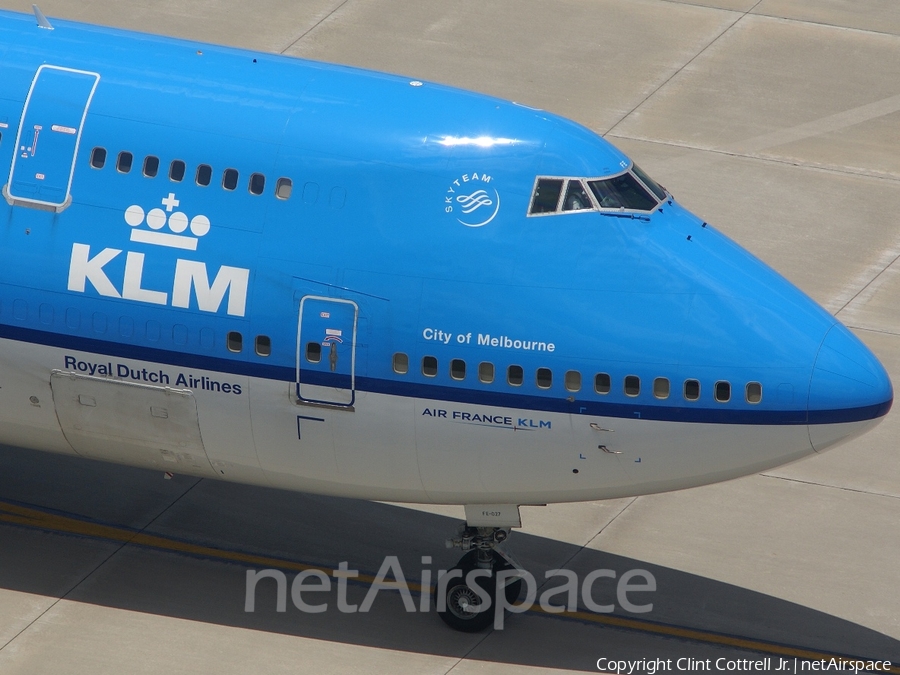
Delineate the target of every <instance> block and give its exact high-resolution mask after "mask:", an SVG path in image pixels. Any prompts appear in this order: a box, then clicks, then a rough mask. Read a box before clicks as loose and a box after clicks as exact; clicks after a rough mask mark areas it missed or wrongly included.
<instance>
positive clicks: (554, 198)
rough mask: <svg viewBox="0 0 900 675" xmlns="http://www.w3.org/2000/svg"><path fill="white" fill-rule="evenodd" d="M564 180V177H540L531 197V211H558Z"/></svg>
mask: <svg viewBox="0 0 900 675" xmlns="http://www.w3.org/2000/svg"><path fill="white" fill-rule="evenodd" d="M563 182H564V181H563V179H562V178H540V179H538V182H537V187H535V189H534V196H533V197H532V199H531V211H530V213H553V212H554V211H556V206H557V204H559V195H560V193H561V192H562V186H563Z"/></svg>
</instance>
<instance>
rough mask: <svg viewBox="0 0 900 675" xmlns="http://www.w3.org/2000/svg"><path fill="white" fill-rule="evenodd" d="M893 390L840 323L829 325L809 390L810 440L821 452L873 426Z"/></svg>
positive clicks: (884, 412)
mask: <svg viewBox="0 0 900 675" xmlns="http://www.w3.org/2000/svg"><path fill="white" fill-rule="evenodd" d="M893 401H894V390H893V387H892V386H891V380H890V378H889V377H888V374H887V371H885V369H884V366H882V365H881V362H880V361H879V360H878V359H877V357H876V356H875V355H874V354H873V353H872V352H871V351H870V350H869V348H868V347H866V346H865V345H864V344H863V343H862V342H861V341H860V340H859V338H857V337H856V336H855V335H853V333H851V332H850V331H849V330H847V328H845V327H844V326H843V325H842V324H839V323H836V324H835V325H833V326H832V327H831V328H830V329H829V331H828V333H827V334H826V335H825V339H824V340H823V341H822V345H821V346H820V347H819V353H818V355H817V356H816V361H815V365H814V366H813V373H812V379H811V381H810V386H809V438H810V441H811V442H812V445H813V448H815V450H816V451H818V452H821V451H822V450H825V449H826V448H829V447H831V446H833V445H836V444H838V443H842V442H844V441H848V440H850V439H851V438H854V437H856V436H859V435H860V434H862V433H864V432H866V431H868V430H869V429H871V428H872V427H874V426H875V425H876V424H878V422H880V421H881V420H882V418H883V417H884V416H885V415H887V413H888V411H889V410H890V409H891V404H892V403H893Z"/></svg>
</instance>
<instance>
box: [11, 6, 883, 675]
mask: <svg viewBox="0 0 900 675" xmlns="http://www.w3.org/2000/svg"><path fill="white" fill-rule="evenodd" d="M0 5H2V6H3V7H5V8H9V9H17V10H23V11H24V10H27V9H28V5H27V4H25V3H11V2H9V0H3V1H2V2H0ZM41 9H42V10H43V11H44V13H45V14H46V15H47V16H49V17H50V18H51V20H52V19H53V18H54V17H60V18H69V19H77V20H83V21H90V22H95V23H102V24H108V25H113V26H118V27H122V28H130V29H137V30H145V31H151V32H158V33H165V34H170V35H177V36H180V37H185V38H190V39H197V40H204V41H212V42H218V43H225V44H230V45H235V46H241V47H247V48H254V49H260V50H265V51H270V52H277V53H284V54H288V55H293V56H299V57H304V58H311V59H318V60H324V61H334V62H339V63H345V64H350V65H355V66H363V67H367V68H373V69H379V70H386V71H391V72H396V73H402V74H405V75H409V76H410V77H413V78H417V79H422V80H433V81H438V82H443V83H448V84H453V85H458V86H462V87H466V88H469V89H474V90H476V91H481V92H485V93H488V94H493V95H497V96H502V97H505V98H509V99H513V100H516V101H518V102H520V103H524V104H527V105H530V106H534V107H539V108H545V109H547V110H550V111H553V112H556V113H560V114H563V115H565V116H567V117H570V118H572V119H574V120H576V121H578V122H581V123H583V124H585V125H587V126H588V127H590V128H592V129H594V130H595V131H597V132H598V133H601V134H603V135H605V137H606V138H608V139H609V140H610V141H611V142H613V143H615V144H616V145H618V146H619V147H620V148H622V149H623V150H624V151H625V152H627V153H628V154H629V155H630V156H631V157H633V158H634V159H635V160H636V161H637V162H638V163H640V164H641V165H642V167H643V168H644V169H646V170H647V171H648V172H649V173H650V174H651V175H652V176H654V177H655V178H656V179H657V180H658V181H659V182H661V183H662V184H663V185H665V186H666V187H667V188H668V189H669V190H671V192H672V193H673V194H674V195H675V196H676V198H677V199H679V200H680V201H681V202H682V203H683V204H685V205H686V206H687V207H688V208H690V209H691V210H693V211H694V212H696V213H697V214H699V215H701V216H703V217H704V218H705V219H707V220H708V221H709V222H711V223H713V224H714V225H715V226H717V227H718V228H720V229H721V230H723V231H724V232H726V233H727V234H728V235H729V236H731V237H733V238H734V239H736V240H737V241H738V242H739V243H741V244H742V245H743V246H745V247H746V248H748V249H749V250H751V251H752V252H753V253H755V254H756V255H758V256H759V257H760V258H762V259H763V260H765V261H766V262H768V263H769V264H771V265H772V266H774V267H775V268H776V269H777V270H779V271H780V272H781V273H782V274H784V275H785V276H786V277H788V278H789V279H790V280H792V281H793V282H794V283H796V284H798V285H799V286H800V287H801V288H802V289H803V290H805V291H806V292H807V293H808V294H809V295H811V296H812V297H813V298H815V299H816V300H817V301H819V302H820V303H822V304H823V305H824V306H826V307H827V308H828V309H829V310H831V311H832V312H834V313H835V314H836V315H837V316H838V317H839V318H840V319H841V320H842V321H844V322H845V323H847V324H848V325H849V326H851V327H852V328H853V330H854V331H855V332H856V333H857V334H858V335H859V336H860V337H861V338H862V339H863V340H864V341H865V342H866V343H867V344H869V345H870V346H871V347H872V349H874V351H875V352H876V353H877V354H878V355H879V357H880V358H881V359H882V361H883V362H884V364H885V366H886V367H887V368H888V370H889V371H890V372H891V374H892V377H893V378H894V380H895V381H896V382H900V225H898V218H897V212H898V209H900V4H898V3H896V2H893V1H892V0H854V1H853V2H850V1H849V0H827V1H826V0H823V1H822V2H818V3H810V2H805V1H803V0H759V1H757V0H697V1H695V2H691V3H688V2H677V1H669V0H627V1H626V0H617V1H613V0H591V1H587V0H552V1H549V0H518V1H516V2H512V0H499V1H498V2H483V1H482V2H476V1H474V0H458V1H454V2H438V1H437V0H392V1H390V2H388V1H387V0H309V1H307V2H303V3H300V2H286V1H285V0H260V1H259V2H255V3H242V2H237V1H236V0H205V1H204V2H200V3H181V2H174V1H173V0H168V1H161V2H151V1H150V0H129V2H116V1H114V0H79V1H77V2H76V1H75V0H46V1H45V2H41ZM898 427H900V418H898V416H897V414H896V413H892V414H890V415H889V416H888V418H887V419H886V420H885V421H884V422H883V423H882V424H881V425H880V426H879V427H878V428H877V429H876V430H875V431H874V432H872V433H870V434H868V435H866V436H864V437H862V438H860V439H857V440H855V441H853V442H851V443H848V444H847V445H844V446H841V447H839V448H836V449H833V450H830V451H828V452H826V453H824V454H822V455H820V456H817V457H814V458H811V459H808V460H805V461H803V462H800V463H797V464H794V465H790V466H786V467H782V468H780V469H777V470H773V471H770V472H767V473H765V474H762V475H756V476H750V477H747V478H744V479H741V480H736V481H731V482H728V483H723V484H718V485H713V486H708V487H704V488H697V489H693V490H688V491H683V492H678V493H670V494H663V495H654V496H648V497H640V498H637V499H622V500H615V501H610V502H595V503H583V504H570V505H551V506H547V507H529V508H523V519H524V527H523V528H522V529H521V530H518V531H516V532H515V533H514V534H513V536H512V537H511V538H510V542H509V549H510V550H511V552H512V553H513V555H514V556H515V557H517V558H518V560H519V561H520V562H521V563H522V564H523V565H524V566H525V567H526V568H527V569H529V570H530V571H531V572H532V573H534V574H535V575H537V576H538V577H539V578H542V577H543V573H544V572H545V571H546V570H550V569H557V568H564V569H568V570H572V571H574V572H575V573H576V574H577V575H578V577H579V578H580V579H584V578H585V576H586V575H587V574H588V573H590V572H591V571H593V570H599V569H612V570H614V571H616V573H617V574H618V575H619V576H621V575H622V574H623V573H624V572H626V571H628V570H631V569H635V568H640V569H646V570H649V571H650V572H652V574H653V575H654V577H655V579H656V583H657V590H656V591H655V592H654V593H652V594H650V593H648V594H646V597H647V598H649V599H650V600H651V601H652V602H653V609H652V611H651V612H649V613H645V614H634V613H629V612H627V611H626V610H625V609H623V608H622V607H621V604H622V603H621V602H617V595H616V593H615V586H614V583H613V582H610V581H607V580H603V581H598V583H597V584H596V589H597V593H596V595H597V598H596V600H597V602H600V603H601V604H602V603H604V602H608V603H614V604H616V607H615V611H614V612H613V613H611V614H607V613H602V612H597V611H593V612H592V611H587V610H589V609H590V608H588V607H585V606H584V604H583V603H581V604H580V606H579V609H578V611H577V612H574V613H570V614H567V615H565V616H552V615H548V614H546V613H543V612H539V611H529V612H526V613H523V614H516V615H509V616H507V617H506V621H505V628H504V630H489V631H486V632H484V633H480V634H474V635H468V634H461V633H456V632H453V631H451V630H449V629H447V628H446V627H445V626H444V625H443V623H442V622H441V621H440V619H439V618H438V617H437V616H436V615H435V614H434V612H433V611H432V612H424V613H423V612H418V611H417V612H407V611H406V609H405V607H404V604H403V602H402V601H401V600H402V598H401V597H400V595H399V594H398V593H396V592H385V591H383V592H381V593H379V594H378V596H377V598H376V600H375V602H374V604H373V606H372V609H371V611H370V612H366V613H359V612H357V613H352V614H351V613H342V612H339V611H337V609H336V607H335V606H334V605H335V603H336V601H337V598H336V595H335V593H334V592H332V593H322V594H321V598H316V597H314V596H308V597H309V600H308V601H309V602H314V601H316V600H318V601H320V602H328V603H329V609H328V610H327V611H326V612H324V613H320V614H312V613H307V612H302V611H300V610H298V609H297V608H296V607H295V606H294V605H293V603H292V602H291V598H290V594H288V598H287V604H286V611H284V612H279V611H277V609H276V603H277V598H276V592H275V588H276V585H275V582H273V581H272V580H266V581H264V582H262V583H261V584H260V586H259V587H258V593H257V597H256V611H254V612H246V611H245V587H246V583H245V581H246V573H247V570H248V569H264V568H277V569H280V570H282V571H283V572H284V573H285V575H286V579H287V580H288V581H291V580H292V579H293V578H294V576H295V575H296V574H297V573H298V572H299V571H301V570H303V569H307V568H308V567H319V568H322V569H325V570H329V571H330V570H333V569H336V568H337V567H338V564H339V563H341V562H343V561H346V562H347V563H348V566H349V567H350V568H351V569H356V570H359V571H360V574H361V575H362V576H361V581H359V582H358V583H351V584H349V587H348V591H347V593H348V602H350V603H357V604H358V603H360V602H362V601H363V598H364V597H365V596H366V594H367V592H368V591H369V588H370V584H369V582H370V581H371V578H372V576H373V575H375V574H376V572H377V571H378V569H379V567H380V565H381V564H382V561H383V560H384V558H385V556H388V555H395V556H397V557H398V560H399V562H400V564H401V565H402V569H403V570H404V572H405V573H406V575H407V577H408V580H409V581H410V582H411V584H412V586H413V588H414V590H416V589H417V588H418V584H419V582H420V581H421V580H422V573H423V570H432V571H434V570H437V569H439V568H444V569H446V568H447V567H448V566H451V565H452V564H453V563H454V562H455V560H456V558H457V557H458V552H457V551H447V550H445V549H444V547H443V541H444V539H445V538H446V537H448V536H451V535H452V534H453V533H454V531H455V527H456V523H457V522H458V521H459V520H460V519H461V518H462V509H461V508H453V507H415V506H409V505H406V506H404V505H391V504H378V503H369V502H356V501H351V500H340V499H331V498H324V497H314V496H309V495H301V494H290V493H283V492H278V491H274V490H267V489H261V488H252V487H246V486H240V485H232V484H227V483H218V482H214V481H209V480H197V479H193V478H187V477H180V476H176V477H175V478H174V479H173V480H164V479H163V477H162V476H161V475H160V474H158V473H153V472H146V471H140V470H135V469H129V468H125V467H119V466H113V465H107V464H100V463H95V462H91V461H87V460H76V459H72V458H68V457H58V456H53V455H48V454H43V453H39V452H32V451H25V450H21V449H15V448H0V674H2V675H13V674H16V675H19V674H31V673H48V672H55V673H75V674H80V673H91V674H92V675H95V674H106V673H109V674H113V673H116V674H118V673H162V672H166V673H248V672H249V673H348V672H375V673H453V674H454V675H462V674H464V673H474V672H478V673H512V672H516V673H519V672H535V673H537V672H561V671H572V672H585V671H591V672H597V671H598V665H597V661H598V659H600V658H607V659H616V660H619V659H630V660H636V659H637V660H639V659H648V660H652V659H663V660H664V662H665V660H667V659H671V661H668V664H669V666H670V668H671V670H672V671H676V667H677V665H678V662H677V659H679V658H685V659H694V660H695V661H693V662H685V661H682V662H681V665H682V666H685V667H686V670H683V671H682V672H717V670H716V663H717V661H716V659H725V661H722V662H720V663H721V664H722V665H723V666H727V664H728V663H729V662H733V663H741V662H743V660H750V661H752V662H756V661H759V660H761V659H762V660H764V659H766V658H769V659H770V661H769V662H765V661H764V662H763V663H764V667H763V669H762V670H757V672H775V669H776V667H777V666H778V665H779V664H780V663H781V661H779V659H786V661H785V664H786V666H787V667H788V672H792V670H791V669H792V667H793V664H794V661H793V659H794V658H795V657H799V658H807V659H821V658H825V659H827V658H830V656H829V655H831V654H837V655H844V656H855V657H863V658H866V659H880V660H890V661H891V662H892V664H894V665H893V666H892V667H893V671H892V672H900V615H898V608H900V572H898V565H897V559H898V557H900V528H898V527H897V523H898V522H900V459H898V449H897V444H896V442H895V441H894V439H895V438H896V437H897V434H898V431H900V429H898ZM423 556H431V560H430V561H426V562H425V563H423V561H422V558H423ZM305 597H307V596H305ZM412 597H413V600H414V602H415V603H416V605H417V607H418V603H419V600H420V599H419V596H418V594H417V593H413V596H412ZM635 597H637V596H635ZM641 601H642V602H643V601H644V599H642V600H641ZM707 659H710V661H709V662H708V663H709V665H710V668H709V671H704V670H703V669H702V668H701V666H703V665H704V664H706V663H707V661H706V660H707ZM601 665H602V664H601ZM649 665H650V664H647V663H645V664H643V666H640V667H639V668H638V669H637V670H635V671H634V672H639V673H649V672H650V670H649V669H648V666H649ZM718 672H721V671H718Z"/></svg>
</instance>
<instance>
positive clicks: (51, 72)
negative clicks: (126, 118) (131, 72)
mask: <svg viewBox="0 0 900 675" xmlns="http://www.w3.org/2000/svg"><path fill="white" fill-rule="evenodd" d="M99 81H100V75H98V74H97V73H91V72H87V71H83V70H73V69H71V68H61V67H59V66H48V65H43V66H41V67H40V68H38V69H37V73H35V76H34V80H33V81H32V82H31V89H30V90H29V92H28V97H27V98H26V99H25V110H24V111H23V113H22V122H21V124H20V125H19V132H18V135H17V137H16V151H15V153H14V154H13V160H12V165H11V167H10V171H9V181H8V183H7V185H6V193H7V197H8V198H9V199H10V200H11V201H12V203H13V204H17V205H21V206H32V207H38V208H42V207H43V208H47V209H52V210H54V211H62V210H63V209H64V208H65V207H66V206H67V205H68V203H69V191H70V189H71V187H72V175H73V174H74V172H75V157H76V155H77V153H78V144H79V142H80V141H81V131H82V127H83V126H84V120H85V118H86V117H87V111H88V107H89V106H90V104H91V98H93V96H94V91H95V90H96V88H97V83H98V82H99Z"/></svg>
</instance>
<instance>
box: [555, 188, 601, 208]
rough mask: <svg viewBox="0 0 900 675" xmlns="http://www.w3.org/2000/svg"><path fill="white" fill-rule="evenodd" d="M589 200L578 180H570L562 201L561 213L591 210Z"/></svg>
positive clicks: (591, 206)
mask: <svg viewBox="0 0 900 675" xmlns="http://www.w3.org/2000/svg"><path fill="white" fill-rule="evenodd" d="M592 208H594V207H593V204H591V198H590V197H588V195H587V192H586V191H585V189H584V185H582V184H581V181H580V180H570V181H569V185H568V187H567V188H566V198H565V199H564V200H563V209H562V210H563V211H584V210H585V209H592Z"/></svg>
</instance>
